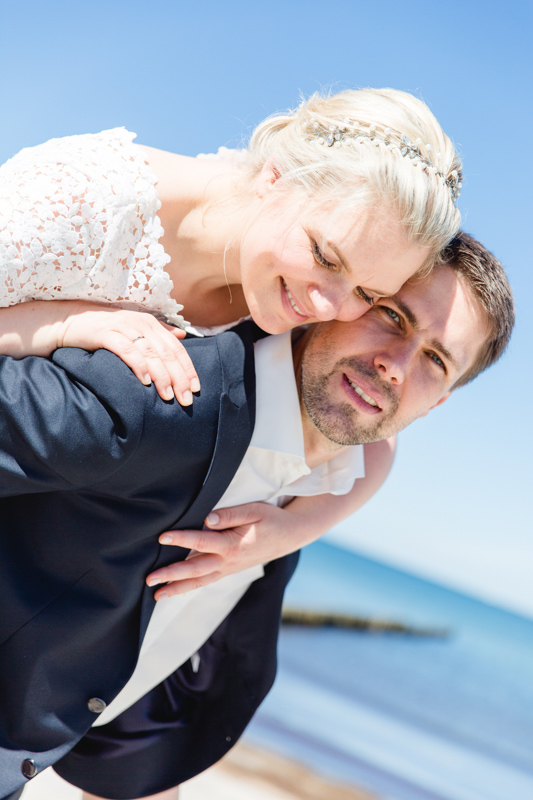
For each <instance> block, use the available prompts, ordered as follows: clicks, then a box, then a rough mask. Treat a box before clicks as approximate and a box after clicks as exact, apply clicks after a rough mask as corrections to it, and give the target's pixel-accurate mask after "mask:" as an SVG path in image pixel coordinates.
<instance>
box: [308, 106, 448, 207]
mask: <svg viewBox="0 0 533 800" xmlns="http://www.w3.org/2000/svg"><path fill="white" fill-rule="evenodd" d="M311 127H312V129H313V130H312V132H311V138H312V139H314V140H316V141H317V142H318V143H319V144H320V145H325V146H326V147H339V146H340V145H341V144H342V143H344V142H347V143H352V144H355V143H356V142H357V141H359V142H360V143H361V144H362V143H363V142H364V141H365V140H369V141H371V142H374V141H375V142H376V144H383V145H385V147H387V148H389V150H397V151H398V152H399V153H400V155H401V156H403V157H404V158H409V159H411V160H412V162H413V166H414V167H416V166H417V165H418V164H422V165H423V166H424V167H426V168H427V170H430V171H431V172H433V173H434V174H435V175H437V176H438V177H439V178H441V179H442V181H443V182H444V183H445V184H446V186H447V187H448V189H449V190H450V193H451V196H452V200H453V202H454V203H455V201H456V200H457V198H458V197H459V195H460V194H461V187H462V185H463V184H462V182H461V181H462V174H461V173H460V172H459V171H458V170H456V169H454V170H452V171H451V172H450V174H449V175H445V174H444V172H441V171H440V169H439V168H438V166H437V165H436V164H435V163H434V162H433V161H432V160H431V158H430V157H429V156H431V154H432V150H433V148H432V147H431V145H430V144H423V142H422V139H416V140H415V141H414V142H411V141H410V140H409V139H408V138H407V136H399V135H398V134H396V133H395V132H394V131H393V130H392V129H391V128H382V127H381V126H378V125H374V124H372V125H367V124H366V123H364V122H356V121H355V120H349V119H345V120H344V121H343V124H342V125H340V126H337V125H330V126H328V127H327V128H326V127H324V126H323V125H321V124H320V123H319V122H317V121H316V120H315V119H311ZM358 127H364V128H365V129H364V130H358V129H357V128H358ZM422 148H423V149H424V151H425V152H426V154H427V155H423V154H422ZM440 158H442V155H441V153H437V155H436V159H437V160H438V159H440Z"/></svg>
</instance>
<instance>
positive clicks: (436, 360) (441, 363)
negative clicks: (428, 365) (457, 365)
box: [428, 353, 448, 375]
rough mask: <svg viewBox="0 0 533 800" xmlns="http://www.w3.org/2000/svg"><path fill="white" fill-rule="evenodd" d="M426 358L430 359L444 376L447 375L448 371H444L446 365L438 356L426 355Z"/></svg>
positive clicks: (433, 354) (434, 354)
mask: <svg viewBox="0 0 533 800" xmlns="http://www.w3.org/2000/svg"><path fill="white" fill-rule="evenodd" d="M428 356H429V357H430V358H431V360H432V361H434V362H435V364H436V365H437V366H438V367H440V368H441V369H442V371H443V372H444V374H445V375H446V374H447V373H448V370H447V369H446V364H445V363H444V361H443V360H442V358H441V357H440V356H438V355H437V354H436V353H428Z"/></svg>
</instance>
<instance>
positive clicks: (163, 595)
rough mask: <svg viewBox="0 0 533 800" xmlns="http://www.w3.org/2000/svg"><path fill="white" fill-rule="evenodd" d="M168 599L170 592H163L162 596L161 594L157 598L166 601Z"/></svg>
mask: <svg viewBox="0 0 533 800" xmlns="http://www.w3.org/2000/svg"><path fill="white" fill-rule="evenodd" d="M167 597H168V592H161V594H159V595H158V596H157V599H158V600H165V599H166V598H167Z"/></svg>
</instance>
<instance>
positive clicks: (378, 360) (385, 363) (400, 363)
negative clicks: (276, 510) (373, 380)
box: [374, 341, 414, 386]
mask: <svg viewBox="0 0 533 800" xmlns="http://www.w3.org/2000/svg"><path fill="white" fill-rule="evenodd" d="M413 356H414V352H413V348H411V347H409V346H408V345H407V344H406V343H405V342H404V341H403V342H401V343H398V344H396V345H392V346H391V347H389V348H387V349H386V350H384V351H382V352H380V353H379V354H378V355H376V356H375V357H374V366H375V368H376V369H377V370H378V372H379V374H380V376H381V377H382V378H383V379H384V380H388V381H389V382H390V383H392V384H394V385H396V386H400V385H401V384H403V383H404V381H405V379H406V377H407V374H408V372H409V367H410V364H411V362H412V359H413Z"/></svg>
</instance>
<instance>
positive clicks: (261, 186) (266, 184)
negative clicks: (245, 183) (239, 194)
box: [255, 159, 280, 198]
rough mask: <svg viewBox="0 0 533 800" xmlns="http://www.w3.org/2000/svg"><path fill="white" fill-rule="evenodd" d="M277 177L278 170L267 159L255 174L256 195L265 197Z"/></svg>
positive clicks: (278, 174) (278, 175)
mask: <svg viewBox="0 0 533 800" xmlns="http://www.w3.org/2000/svg"><path fill="white" fill-rule="evenodd" d="M279 177H280V172H279V170H278V169H277V167H275V166H274V164H273V163H272V161H271V160H270V159H269V160H268V161H267V162H266V163H265V164H264V166H263V169H262V170H261V172H260V173H259V175H258V176H257V179H256V182H255V191H256V194H257V196H258V197H261V198H263V197H266V195H267V194H268V193H269V192H270V191H271V190H272V189H273V188H274V185H275V183H276V181H277V180H278V178H279Z"/></svg>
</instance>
